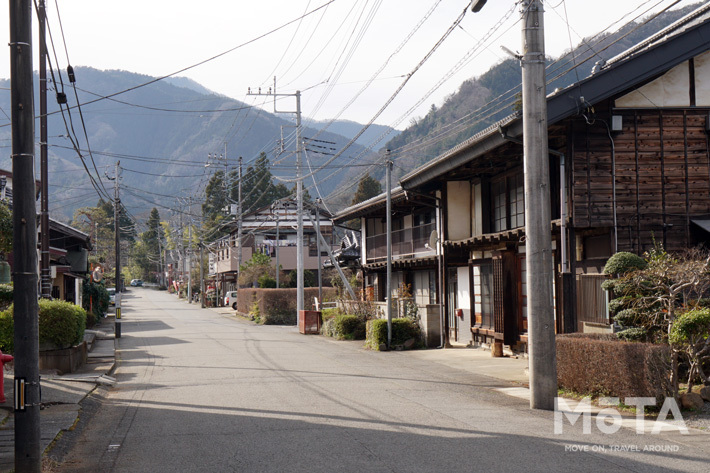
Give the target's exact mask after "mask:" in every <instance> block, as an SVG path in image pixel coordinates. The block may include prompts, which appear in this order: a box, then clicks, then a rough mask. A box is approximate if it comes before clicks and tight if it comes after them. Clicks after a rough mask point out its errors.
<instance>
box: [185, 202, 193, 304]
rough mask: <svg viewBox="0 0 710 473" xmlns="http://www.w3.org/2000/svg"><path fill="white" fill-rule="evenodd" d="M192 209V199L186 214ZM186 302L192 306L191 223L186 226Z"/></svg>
mask: <svg viewBox="0 0 710 473" xmlns="http://www.w3.org/2000/svg"><path fill="white" fill-rule="evenodd" d="M191 207H192V197H190V198H189V200H188V204H187V213H188V215H189V214H190V209H191ZM186 256H187V258H186V259H187V302H188V304H192V221H189V222H188V224H187V255H186Z"/></svg>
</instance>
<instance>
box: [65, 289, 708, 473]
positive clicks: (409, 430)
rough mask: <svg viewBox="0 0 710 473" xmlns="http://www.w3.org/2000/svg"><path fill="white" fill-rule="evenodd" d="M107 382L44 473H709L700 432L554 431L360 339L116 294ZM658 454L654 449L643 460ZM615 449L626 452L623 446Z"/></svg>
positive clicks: (508, 404) (485, 392) (465, 383)
mask: <svg viewBox="0 0 710 473" xmlns="http://www.w3.org/2000/svg"><path fill="white" fill-rule="evenodd" d="M123 320H124V322H123V330H122V334H123V336H122V338H121V339H120V341H119V347H120V351H119V352H118V354H117V355H118V356H119V358H120V362H119V367H118V369H117V371H116V376H117V379H118V384H117V386H116V387H114V388H111V389H101V390H99V391H97V392H96V393H95V394H94V395H92V396H91V397H89V398H88V399H87V400H86V401H85V403H84V406H83V409H84V410H83V412H82V416H81V421H80V422H79V426H78V428H77V429H76V430H75V431H73V432H69V433H67V434H65V435H64V436H63V437H62V439H60V441H59V442H58V444H57V446H56V447H55V449H54V450H53V451H52V456H54V457H56V458H57V459H58V460H59V462H60V464H59V465H58V466H55V469H54V470H53V471H58V472H132V473H133V472H151V473H154V472H171V473H175V472H203V471H204V472H320V471H323V472H351V471H352V472H452V471H455V472H458V471H483V472H493V471H526V472H527V471H546V472H550V471H565V472H567V471H575V472H576V471H589V472H600V471H604V472H610V471H637V472H652V471H678V472H684V473H685V472H691V471H702V472H707V471H708V469H709V468H708V465H709V464H710V441H709V440H708V439H710V436H708V435H707V434H691V435H688V436H683V435H680V434H678V433H676V432H671V433H662V434H658V435H651V434H645V435H639V434H636V433H635V432H634V431H633V430H628V429H625V428H622V429H620V430H619V431H618V432H616V433H615V434H604V433H602V432H601V431H600V430H598V429H597V428H593V429H592V432H591V433H589V434H584V433H583V430H582V424H581V422H578V423H577V424H575V425H574V426H570V425H565V426H564V433H563V434H561V435H557V434H555V433H554V415H553V413H552V412H544V411H531V410H530V409H529V408H528V402H527V401H525V400H522V399H519V398H516V397H510V396H506V395H503V394H501V393H500V392H498V391H496V390H495V388H499V387H506V386H509V385H508V384H506V382H504V381H499V380H495V379H492V378H488V377H485V376H480V375H475V374H471V373H467V372H463V371H461V370H458V369H456V368H455V367H451V366H446V365H445V364H441V363H434V362H431V361H427V360H422V359H418V358H417V357H414V356H411V355H409V354H408V353H407V352H389V353H380V352H371V351H367V350H364V349H362V348H361V347H362V343H360V342H337V341H334V340H330V339H326V338H324V337H319V336H304V335H300V334H298V333H297V332H296V330H295V328H293V327H278V326H276V327H275V326H255V325H253V324H251V323H249V322H245V321H242V320H238V319H236V318H234V317H227V316H225V315H220V314H218V313H216V312H214V311H212V310H206V309H205V310H201V309H199V307H195V306H194V305H188V304H187V303H185V302H182V301H178V300H177V299H176V298H175V297H174V296H170V295H168V294H166V293H162V292H157V291H153V290H150V289H144V288H132V290H131V291H130V292H129V293H128V294H127V295H125V296H124V299H123ZM649 447H650V448H651V450H666V451H660V452H659V451H644V449H648V448H649ZM629 450H630V451H629Z"/></svg>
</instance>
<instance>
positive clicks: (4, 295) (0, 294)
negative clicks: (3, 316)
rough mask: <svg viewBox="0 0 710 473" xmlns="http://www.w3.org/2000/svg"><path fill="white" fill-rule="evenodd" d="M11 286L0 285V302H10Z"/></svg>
mask: <svg viewBox="0 0 710 473" xmlns="http://www.w3.org/2000/svg"><path fill="white" fill-rule="evenodd" d="M12 294H13V291H12V284H0V302H12Z"/></svg>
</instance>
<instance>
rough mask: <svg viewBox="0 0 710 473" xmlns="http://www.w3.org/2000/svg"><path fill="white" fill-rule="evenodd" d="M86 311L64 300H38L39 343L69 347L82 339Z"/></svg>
mask: <svg viewBox="0 0 710 473" xmlns="http://www.w3.org/2000/svg"><path fill="white" fill-rule="evenodd" d="M85 330H86V311H85V310H84V309H82V308H81V307H79V306H78V305H74V304H72V303H70V302H65V301H57V300H54V301H50V300H47V299H40V301H39V343H40V346H42V345H44V344H49V345H53V346H56V347H57V348H69V347H71V346H74V345H78V344H79V343H81V342H82V341H83V340H84V331H85Z"/></svg>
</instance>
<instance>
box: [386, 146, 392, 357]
mask: <svg viewBox="0 0 710 473" xmlns="http://www.w3.org/2000/svg"><path fill="white" fill-rule="evenodd" d="M385 166H386V169H387V172H386V174H387V178H386V181H387V184H386V186H387V209H386V213H387V228H386V230H385V232H386V233H387V286H386V287H387V289H386V291H387V348H390V347H391V346H392V161H390V150H387V160H386V161H385Z"/></svg>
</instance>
